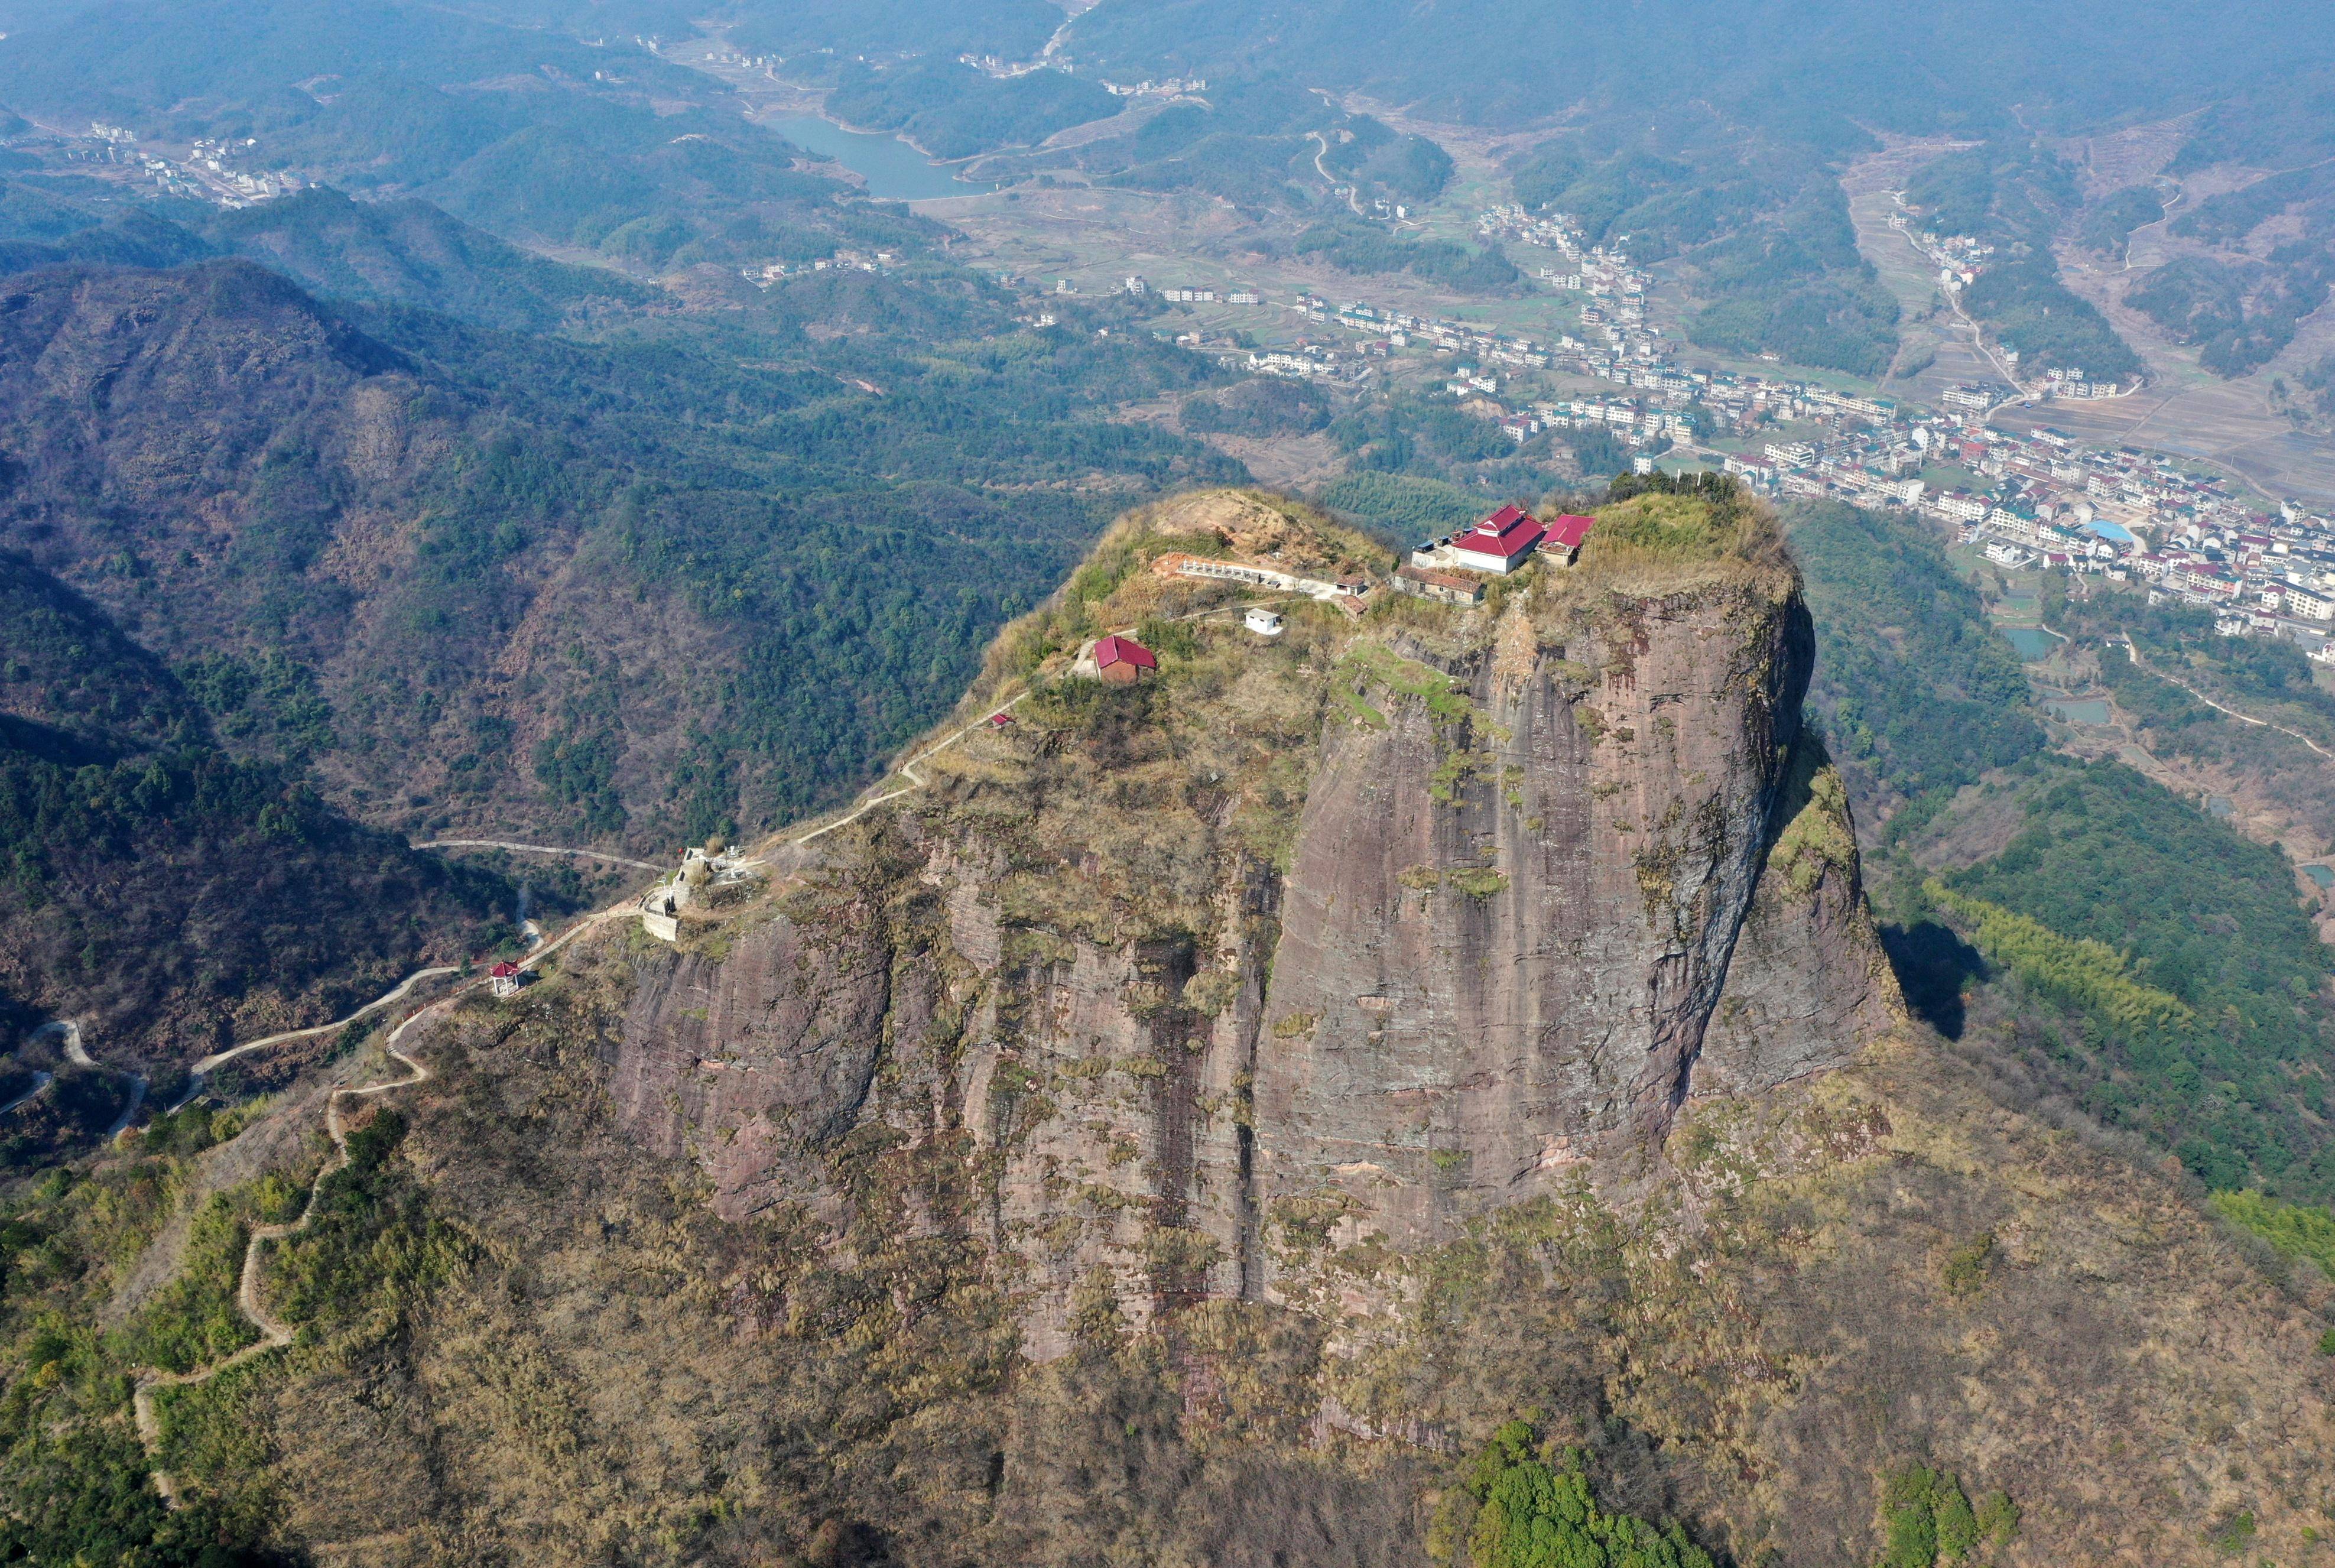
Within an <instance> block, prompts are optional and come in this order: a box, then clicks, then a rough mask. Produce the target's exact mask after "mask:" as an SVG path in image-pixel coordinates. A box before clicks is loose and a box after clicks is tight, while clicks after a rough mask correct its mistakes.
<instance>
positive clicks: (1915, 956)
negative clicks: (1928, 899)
mask: <svg viewBox="0 0 2335 1568" xmlns="http://www.w3.org/2000/svg"><path fill="white" fill-rule="evenodd" d="M1881 946H1882V950H1883V951H1884V952H1885V953H1888V955H1889V966H1890V967H1891V968H1892V969H1894V970H1895V971H1896V972H1897V988H1898V989H1899V990H1900V991H1902V992H1904V994H1905V1005H1906V1006H1907V1007H1909V1008H1911V1009H1912V1010H1913V1011H1914V1016H1915V1017H1917V1018H1919V1019H1920V1020H1921V1021H1923V1022H1924V1023H1926V1024H1928V1025H1929V1026H1930V1027H1931V1028H1932V1029H1934V1030H1936V1031H1938V1032H1939V1033H1940V1034H1943V1035H1944V1036H1945V1037H1946V1038H1947V1039H1948V1040H1960V1039H1961V1038H1962V1023H1963V1008H1962V992H1963V990H1964V988H1965V987H1966V986H1967V985H1968V984H1969V983H1970V982H1972V981H1973V980H1979V979H1982V978H1984V976H1985V974H1986V960H1985V959H1983V958H1981V956H1979V951H1978V949H1977V948H1975V947H1972V945H1971V944H1969V943H1967V942H1964V941H1963V940H1962V938H1961V937H1959V936H1956V935H1955V934H1953V932H1952V931H1951V930H1949V929H1948V928H1947V927H1945V926H1944V925H1942V924H1939V923H1938V922H1937V921H1934V920H1919V921H1915V922H1914V924H1911V925H1896V924H1890V925H1884V926H1883V927H1882V928H1881Z"/></svg>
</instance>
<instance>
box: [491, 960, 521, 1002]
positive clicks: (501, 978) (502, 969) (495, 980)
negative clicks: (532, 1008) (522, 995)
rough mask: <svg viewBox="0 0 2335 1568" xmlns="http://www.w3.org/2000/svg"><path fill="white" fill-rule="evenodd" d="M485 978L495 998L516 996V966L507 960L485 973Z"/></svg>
mask: <svg viewBox="0 0 2335 1568" xmlns="http://www.w3.org/2000/svg"><path fill="white" fill-rule="evenodd" d="M487 978H488V980H489V982H490V983H491V984H492V986H493V988H494V993H495V994H496V995H497V996H517V995H518V964H516V963H511V962H510V961H509V959H505V960H504V961H503V962H502V963H498V964H496V965H495V966H494V967H493V968H492V969H489V971H487Z"/></svg>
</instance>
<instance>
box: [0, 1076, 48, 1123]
mask: <svg viewBox="0 0 2335 1568" xmlns="http://www.w3.org/2000/svg"><path fill="white" fill-rule="evenodd" d="M50 1082H51V1075H50V1074H48V1073H45V1072H36V1073H34V1075H33V1087H32V1088H30V1089H26V1090H25V1091H24V1093H22V1094H20V1095H18V1096H17V1097H16V1098H15V1099H12V1100H10V1101H9V1102H8V1103H7V1104H6V1105H0V1116H6V1115H7V1114H8V1113H9V1112H10V1111H12V1110H15V1108H17V1107H18V1106H20V1105H23V1104H24V1103H25V1102H26V1101H28V1100H31V1099H37V1098H38V1097H39V1095H40V1093H41V1091H42V1090H43V1089H46V1088H48V1087H49V1084H50Z"/></svg>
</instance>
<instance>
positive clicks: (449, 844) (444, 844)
mask: <svg viewBox="0 0 2335 1568" xmlns="http://www.w3.org/2000/svg"><path fill="white" fill-rule="evenodd" d="M414 847H415V848H416V849H509V850H514V851H516V852H517V853H518V854H521V855H576V856H580V857H583V858H585V859H586V860H606V861H607V862H608V863H609V864H610V865H612V866H637V867H639V868H640V869H641V870H643V871H660V872H661V871H664V870H665V869H666V868H665V867H664V866H652V865H650V864H649V863H648V862H647V861H645V860H635V859H633V858H632V857H629V856H625V855H610V854H608V853H607V852H606V851H605V850H599V849H562V848H560V847H558V846H557V845H553V844H508V843H505V842H504V841H503V840H502V839H499V838H432V839H431V840H430V842H428V843H427V844H417V845H415V846H414Z"/></svg>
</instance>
